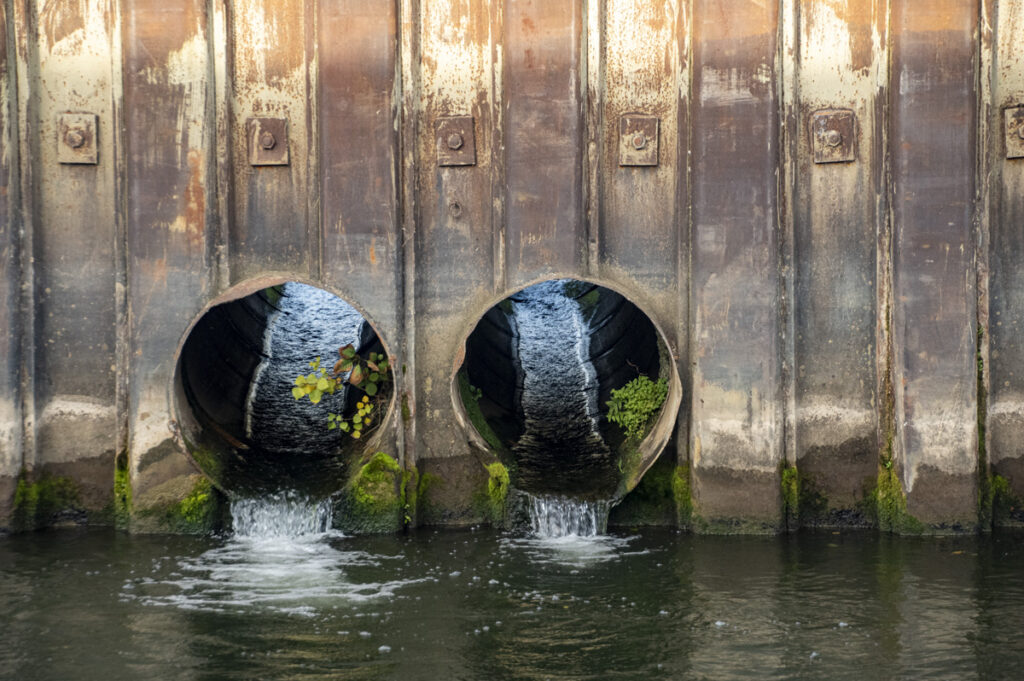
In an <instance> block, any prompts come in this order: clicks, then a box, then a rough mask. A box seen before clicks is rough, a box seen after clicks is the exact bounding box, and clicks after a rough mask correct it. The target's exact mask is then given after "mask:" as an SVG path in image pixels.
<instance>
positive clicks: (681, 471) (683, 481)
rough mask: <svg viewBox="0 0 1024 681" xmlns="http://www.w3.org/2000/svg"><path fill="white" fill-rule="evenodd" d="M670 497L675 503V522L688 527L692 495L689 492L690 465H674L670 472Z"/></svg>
mask: <svg viewBox="0 0 1024 681" xmlns="http://www.w3.org/2000/svg"><path fill="white" fill-rule="evenodd" d="M672 499H673V501H675V504H676V524H677V525H679V527H686V528H689V527H690V526H691V524H692V523H693V496H692V495H691V493H690V467H689V466H676V469H675V471H673V472H672Z"/></svg>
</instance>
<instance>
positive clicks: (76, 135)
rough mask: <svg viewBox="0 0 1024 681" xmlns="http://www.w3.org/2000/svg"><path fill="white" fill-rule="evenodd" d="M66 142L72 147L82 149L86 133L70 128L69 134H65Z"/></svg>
mask: <svg viewBox="0 0 1024 681" xmlns="http://www.w3.org/2000/svg"><path fill="white" fill-rule="evenodd" d="M64 143H65V144H67V145H68V146H69V147H71V148H72V149H81V148H82V146H83V145H84V144H85V135H83V134H82V133H81V132H79V131H78V130H69V131H68V132H67V134H66V135H64Z"/></svg>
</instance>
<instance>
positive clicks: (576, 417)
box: [512, 280, 611, 493]
mask: <svg viewBox="0 0 1024 681" xmlns="http://www.w3.org/2000/svg"><path fill="white" fill-rule="evenodd" d="M565 284H566V281H565V280H555V281H546V282H542V283H540V284H536V285H534V286H531V287H530V288H528V289H526V290H524V291H522V292H520V293H519V294H517V295H516V296H514V297H513V299H512V300H513V301H514V306H513V315H514V316H513V319H514V326H515V328H516V331H517V341H516V342H517V355H518V360H519V364H520V367H521V369H522V372H523V388H522V393H521V397H520V404H521V406H522V410H523V434H522V436H521V437H520V438H519V440H518V442H517V443H516V445H515V446H514V447H513V454H514V455H515V457H516V459H517V460H518V461H520V463H521V465H520V482H521V483H522V486H523V489H525V490H527V491H530V492H534V493H537V492H556V491H557V492H565V491H571V488H572V485H573V484H575V483H577V482H578V481H579V480H587V479H593V478H594V476H595V475H600V474H602V473H601V471H603V470H604V469H607V468H608V460H609V458H610V457H611V452H610V450H609V448H608V445H607V444H606V443H605V441H604V438H603V437H602V436H601V433H600V431H599V430H598V420H599V418H600V412H599V410H598V405H597V395H598V382H597V374H596V371H595V369H594V365H593V363H592V362H591V361H590V334H589V328H588V322H587V321H586V319H584V318H583V315H582V313H581V311H580V308H579V305H578V304H577V302H576V301H575V300H573V299H572V298H570V297H568V296H566V295H565V292H564V288H565Z"/></svg>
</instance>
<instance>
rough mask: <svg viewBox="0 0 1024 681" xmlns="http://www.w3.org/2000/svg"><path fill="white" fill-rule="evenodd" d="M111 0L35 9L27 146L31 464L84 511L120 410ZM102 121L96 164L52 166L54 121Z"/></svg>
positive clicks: (99, 497) (103, 475)
mask: <svg viewBox="0 0 1024 681" xmlns="http://www.w3.org/2000/svg"><path fill="white" fill-rule="evenodd" d="M111 11H112V7H111V3H110V2H109V1H108V0H87V1H84V2H78V3H43V4H40V5H39V6H38V7H37V12H38V15H37V22H38V23H37V27H36V28H37V33H36V35H35V36H34V38H35V41H36V45H35V49H34V50H33V51H30V54H33V53H34V54H35V57H36V59H37V60H38V63H37V65H36V67H37V68H38V87H32V86H30V88H29V93H30V96H33V97H34V98H35V99H34V106H33V107H32V108H31V109H30V111H31V112H32V113H31V115H32V118H33V121H32V124H33V127H34V129H35V131H36V133H37V135H38V136H37V137H36V138H34V139H33V140H31V144H32V145H33V146H32V163H33V164H34V166H35V172H34V173H33V177H34V180H35V183H36V187H35V191H36V193H37V194H36V204H35V221H36V226H35V230H34V240H33V251H34V252H33V256H34V261H35V263H36V265H35V268H34V272H35V282H34V283H35V306H36V314H35V320H36V329H35V338H36V341H35V369H34V379H35V382H34V385H35V392H36V396H35V397H36V414H37V424H36V427H37V438H38V439H37V444H36V448H35V449H36V452H37V455H36V461H35V462H34V463H35V465H36V466H46V467H47V468H48V469H50V470H51V471H52V472H55V473H59V474H72V475H73V477H74V478H76V480H77V481H78V482H79V487H80V494H81V497H82V499H83V501H84V502H85V503H86V504H87V506H88V507H90V508H95V509H99V508H102V507H104V506H106V505H107V504H109V503H110V498H111V494H112V485H113V478H112V475H111V468H112V467H113V460H114V451H115V449H116V446H117V443H116V437H117V427H116V409H115V376H116V366H115V346H116V338H115V332H116V328H117V324H116V309H115V300H116V295H115V281H116V265H115V244H116V227H115V225H116V218H115V211H116V209H117V200H116V193H115V178H116V176H117V175H116V173H117V171H118V163H117V160H116V158H115V147H114V143H113V140H114V134H113V132H114V126H115V121H114V117H113V105H114V96H113V92H112V82H111V79H112V78H114V77H116V76H117V75H118V74H119V71H118V70H116V69H112V62H113V59H112V55H113V51H112V48H113V40H115V39H116V36H113V35H112V34H111V31H112V30H114V27H115V25H114V24H113V23H112V22H111V21H110V18H111ZM65 112H88V113H89V114H94V115H96V116H98V127H97V130H96V137H95V140H94V142H95V144H96V146H97V152H98V163H97V164H95V165H87V164H73V165H69V164H63V163H60V162H59V160H58V148H59V147H60V146H61V145H60V142H59V141H58V136H59V128H58V119H59V118H60V116H61V115H62V114H63V113H65Z"/></svg>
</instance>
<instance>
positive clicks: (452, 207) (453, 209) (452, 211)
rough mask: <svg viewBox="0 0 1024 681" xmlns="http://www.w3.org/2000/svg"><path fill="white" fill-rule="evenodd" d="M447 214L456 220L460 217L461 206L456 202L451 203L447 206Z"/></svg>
mask: <svg viewBox="0 0 1024 681" xmlns="http://www.w3.org/2000/svg"><path fill="white" fill-rule="evenodd" d="M448 214H449V215H451V216H452V217H453V218H458V217H459V216H460V215H462V204H461V203H459V202H458V201H452V202H451V203H449V204H448Z"/></svg>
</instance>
